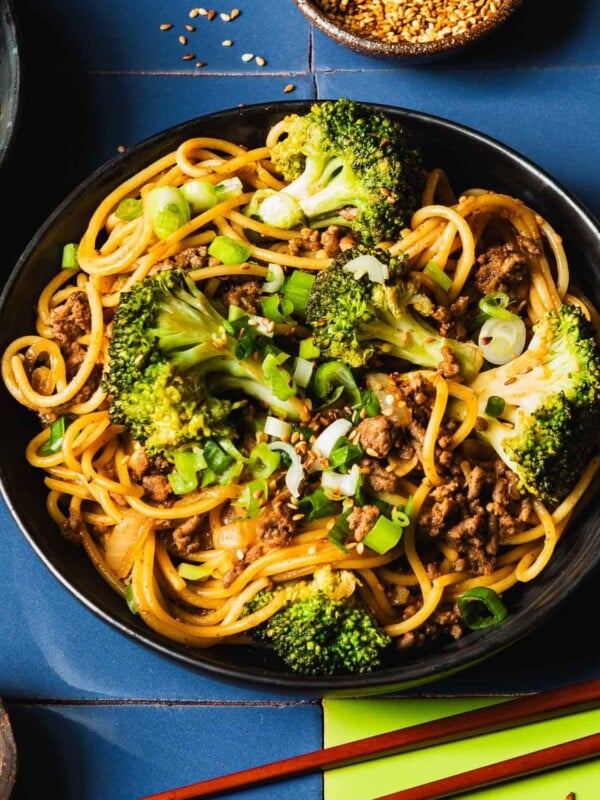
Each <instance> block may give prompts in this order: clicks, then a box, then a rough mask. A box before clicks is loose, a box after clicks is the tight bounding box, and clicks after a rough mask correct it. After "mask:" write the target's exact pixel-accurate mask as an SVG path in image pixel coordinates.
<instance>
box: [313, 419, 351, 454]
mask: <svg viewBox="0 0 600 800" xmlns="http://www.w3.org/2000/svg"><path fill="white" fill-rule="evenodd" d="M351 429H352V423H351V422H350V420H349V419H341V418H340V419H336V420H335V422H332V423H331V424H329V425H328V426H327V427H326V428H324V429H323V430H322V431H321V433H320V434H319V435H318V436H317V438H316V439H315V443H314V444H313V450H317V451H318V453H319V454H320V455H322V456H324V458H329V456H330V455H331V451H332V450H333V446H334V444H335V443H336V442H337V440H338V439H340V438H341V437H342V436H346V434H347V433H348V432H349V431H350V430H351Z"/></svg>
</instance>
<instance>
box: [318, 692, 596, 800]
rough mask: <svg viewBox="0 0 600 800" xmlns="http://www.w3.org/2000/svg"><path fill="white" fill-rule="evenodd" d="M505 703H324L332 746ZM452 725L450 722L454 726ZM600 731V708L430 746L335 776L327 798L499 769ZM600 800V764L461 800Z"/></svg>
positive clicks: (363, 799) (367, 796) (361, 798)
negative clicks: (485, 768)
mask: <svg viewBox="0 0 600 800" xmlns="http://www.w3.org/2000/svg"><path fill="white" fill-rule="evenodd" d="M503 701H504V698H501V699H499V698H493V699H490V698H485V699H482V698H476V699H475V698H451V699H447V698H435V699H430V698H426V699H422V698H410V699H402V700H391V699H379V698H378V699H370V700H334V699H326V700H324V701H323V708H324V718H325V719H324V722H325V736H324V738H325V747H332V746H333V745H336V744H342V743H344V742H349V741H352V740H354V739H360V738H362V737H365V736H373V735H375V734H378V733H384V732H386V731H391V730H395V729H397V728H400V727H408V726H410V725H416V724H417V723H420V722H427V721H428V720H431V719H438V718H442V717H450V716H451V715H452V714H458V713H460V712H462V711H468V710H469V709H471V708H480V707H482V706H485V705H492V704H493V703H498V702H503ZM448 724H449V725H451V721H450V720H449V722H448ZM598 731H600V709H594V710H592V711H585V712H581V713H578V714H572V715H569V716H566V717H562V718H559V719H553V720H547V721H544V722H536V723H533V724H531V725H524V726H521V727H518V728H513V729H512V730H508V731H500V732H498V733H489V734H486V735H484V736H478V737H477V738H473V739H465V740H463V741H460V742H451V743H449V744H444V745H438V746H436V747H429V748H424V749H421V750H418V751H415V752H411V753H403V754H402V755H399V756H391V757H389V758H385V759H378V760H375V761H370V762H368V763H366V764H355V765H352V766H349V767H342V768H340V769H335V770H330V771H328V772H327V773H326V774H325V800H373V798H376V797H379V796H381V795H385V794H390V793H391V792H394V791H399V790H400V789H406V788H408V787H411V786H416V785H418V784H421V783H427V782H428V781H433V780H437V779H439V778H443V777H445V776H446V775H452V774H456V773H458V772H464V771H465V770H469V769H475V768H477V767H481V766H484V765H486V764H493V763H494V762H496V761H501V760H503V759H506V758H512V757H514V756H519V755H523V754H525V753H528V752H531V751H533V750H539V749H541V748H543V747H550V746H551V745H554V744H560V743H561V742H566V741H568V740H570V739H577V738H579V737H581V736H587V735H588V734H591V733H597V732H598ZM569 792H573V793H574V794H575V800H599V798H600V759H596V760H590V761H585V762H580V763H579V764H573V765H571V766H568V767H563V768H561V769H557V770H554V771H551V772H545V773H540V774H538V775H533V776H531V777H529V778H523V779H521V780H518V781H511V782H510V783H504V784H498V785H497V786H495V787H490V788H488V789H485V790H483V789H481V790H479V791H474V792H469V793H468V794H463V795H460V797H461V799H462V800H565V798H566V797H567V795H568V794H569Z"/></svg>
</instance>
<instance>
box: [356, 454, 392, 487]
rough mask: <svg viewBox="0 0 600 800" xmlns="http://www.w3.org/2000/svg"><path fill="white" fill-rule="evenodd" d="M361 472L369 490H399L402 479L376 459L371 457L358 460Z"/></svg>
mask: <svg viewBox="0 0 600 800" xmlns="http://www.w3.org/2000/svg"><path fill="white" fill-rule="evenodd" d="M360 468H361V472H362V474H363V475H364V476H365V481H366V483H367V486H368V488H369V489H371V491H373V492H375V493H376V494H378V493H379V492H394V493H395V492H399V491H400V490H401V488H402V480H401V479H400V478H399V477H398V476H397V475H396V474H395V473H394V472H390V471H388V470H387V469H386V468H385V467H383V466H382V465H381V464H380V463H379V462H378V461H375V460H374V459H372V458H363V459H361V462H360Z"/></svg>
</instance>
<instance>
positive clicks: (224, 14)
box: [219, 12, 231, 22]
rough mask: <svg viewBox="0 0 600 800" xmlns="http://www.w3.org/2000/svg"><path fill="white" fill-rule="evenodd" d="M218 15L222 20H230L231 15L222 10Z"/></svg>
mask: <svg viewBox="0 0 600 800" xmlns="http://www.w3.org/2000/svg"><path fill="white" fill-rule="evenodd" d="M219 16H220V17H221V19H222V20H223V22H231V15H230V14H226V13H225V12H222V13H221V14H219Z"/></svg>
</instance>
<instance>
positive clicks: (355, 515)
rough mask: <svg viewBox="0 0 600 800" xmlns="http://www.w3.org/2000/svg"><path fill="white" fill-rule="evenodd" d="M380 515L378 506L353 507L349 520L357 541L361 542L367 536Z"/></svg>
mask: <svg viewBox="0 0 600 800" xmlns="http://www.w3.org/2000/svg"><path fill="white" fill-rule="evenodd" d="M378 516H379V509H378V508H377V506H368V505H366V506H355V508H353V509H352V511H351V512H350V514H349V515H348V520H347V521H348V525H349V527H350V530H351V531H352V535H353V538H354V540H355V541H357V542H360V541H362V540H363V539H364V538H365V536H366V535H367V533H368V532H369V531H370V530H371V528H372V527H373V525H374V524H375V522H376V521H377V517H378Z"/></svg>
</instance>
